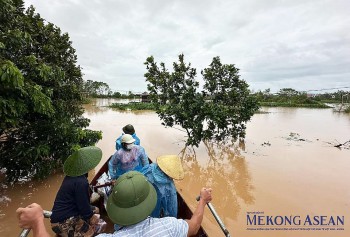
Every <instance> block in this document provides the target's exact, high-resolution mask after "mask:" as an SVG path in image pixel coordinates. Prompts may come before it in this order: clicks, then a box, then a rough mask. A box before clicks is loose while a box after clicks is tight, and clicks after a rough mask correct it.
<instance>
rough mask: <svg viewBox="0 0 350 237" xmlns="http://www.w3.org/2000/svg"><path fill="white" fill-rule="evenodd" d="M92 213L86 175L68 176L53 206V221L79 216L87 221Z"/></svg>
mask: <svg viewBox="0 0 350 237" xmlns="http://www.w3.org/2000/svg"><path fill="white" fill-rule="evenodd" d="M92 215H93V212H92V209H91V206H90V196H89V183H88V180H87V178H86V176H85V175H81V176H78V177H69V176H66V177H65V178H64V179H63V182H62V185H61V187H60V189H59V190H58V192H57V195H56V199H55V202H54V205H53V207H52V215H51V223H57V222H62V221H65V220H66V219H68V218H70V217H78V216H80V217H81V218H82V219H84V220H86V221H87V220H88V219H90V218H91V216H92Z"/></svg>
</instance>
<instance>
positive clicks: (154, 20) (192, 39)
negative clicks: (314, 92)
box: [26, 0, 350, 92]
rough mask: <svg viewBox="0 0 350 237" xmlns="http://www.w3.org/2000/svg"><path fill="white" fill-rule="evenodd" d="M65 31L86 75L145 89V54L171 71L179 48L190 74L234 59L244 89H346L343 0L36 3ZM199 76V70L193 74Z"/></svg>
mask: <svg viewBox="0 0 350 237" xmlns="http://www.w3.org/2000/svg"><path fill="white" fill-rule="evenodd" d="M30 4H33V5H34V7H35V8H36V9H37V12H39V13H40V14H41V16H42V17H43V18H45V19H46V20H48V21H50V22H52V23H54V24H56V25H57V26H59V27H60V28H61V29H62V31H63V32H68V33H69V35H70V37H71V39H72V41H73V47H75V48H76V49H77V55H78V62H79V64H80V65H81V66H82V68H83V73H84V78H85V79H86V80H88V79H90V80H96V81H104V82H106V83H108V84H109V85H110V86H111V87H112V88H113V89H114V90H122V91H128V90H132V91H135V92H141V91H145V90H146V82H145V79H144V77H143V75H144V73H145V66H144V65H143V63H144V62H145V60H146V58H147V57H148V56H150V55H153V56H154V57H155V60H156V61H157V62H161V61H163V62H165V63H166V66H167V67H168V68H170V67H171V66H172V62H173V61H176V60H177V56H178V55H179V54H180V53H184V54H185V60H186V61H187V62H191V63H192V66H194V67H196V68H197V69H198V70H197V72H198V73H199V74H200V70H201V69H203V68H204V67H206V66H207V65H209V64H210V62H211V60H212V58H213V57H215V56H220V57H221V61H222V62H223V63H227V64H235V65H236V67H238V68H240V69H241V75H242V78H243V79H245V80H246V81H247V82H248V83H249V85H250V88H251V89H254V90H259V89H261V90H264V89H267V88H271V90H272V91H277V90H279V89H281V88H284V87H292V88H295V89H297V90H310V89H321V88H332V87H341V86H350V79H349V75H350V67H349V65H350V57H349V56H350V33H349V32H350V31H349V30H348V28H349V27H348V26H349V25H350V16H349V14H348V12H349V11H350V1H348V0H321V1H313V0H265V1H258V0H255V1H254V0H246V1H236V0H232V1H226V0H217V1H209V0H204V1H201V0H196V1H187V0H182V1H156V0H150V1H142V0H130V1H121V0H108V1H98V0H94V1H92V0H91V1H82V0H70V1H67V0H66V1H59V0H52V1H39V0H27V1H26V6H29V5H30ZM198 76H199V77H200V75H198Z"/></svg>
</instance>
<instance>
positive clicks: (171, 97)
mask: <svg viewBox="0 0 350 237" xmlns="http://www.w3.org/2000/svg"><path fill="white" fill-rule="evenodd" d="M145 65H146V68H147V71H148V72H147V73H146V74H145V77H146V81H147V82H148V85H147V86H148V91H149V95H150V99H151V102H152V103H153V104H154V106H155V108H156V112H157V114H158V116H159V117H160V119H161V120H162V124H163V125H165V126H169V127H173V126H174V125H179V126H181V127H182V128H183V129H184V130H185V131H186V133H187V141H186V145H194V146H198V144H199V143H200V142H201V141H204V140H209V139H216V140H218V141H222V140H224V139H226V138H227V137H231V138H233V139H237V138H239V137H240V138H244V136H245V123H246V122H247V121H248V120H249V119H250V118H251V116H252V115H253V114H254V112H255V111H257V109H258V104H257V102H256V101H255V99H254V98H253V97H251V96H250V94H249V90H248V84H247V83H246V82H245V81H243V80H241V79H240V78H239V75H238V69H237V68H235V67H234V65H225V64H221V62H220V58H219V57H215V58H214V59H213V62H212V63H211V64H210V66H209V67H208V68H206V69H204V70H203V71H202V76H203V79H204V82H205V84H204V88H203V90H202V91H200V92H199V82H198V81H197V80H196V75H197V73H196V69H195V68H192V67H191V64H190V63H189V64H186V63H185V62H184V55H182V54H181V55H179V62H174V63H173V72H171V73H170V72H169V71H168V70H167V69H166V67H165V64H164V63H160V67H158V65H157V63H156V62H155V61H154V58H153V57H152V56H151V57H149V58H147V60H146V62H145Z"/></svg>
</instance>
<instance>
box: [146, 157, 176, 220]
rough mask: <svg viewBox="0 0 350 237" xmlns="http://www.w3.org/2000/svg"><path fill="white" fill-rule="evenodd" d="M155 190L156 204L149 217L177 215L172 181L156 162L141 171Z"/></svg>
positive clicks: (174, 188) (174, 189)
mask: <svg viewBox="0 0 350 237" xmlns="http://www.w3.org/2000/svg"><path fill="white" fill-rule="evenodd" d="M141 173H143V174H144V175H145V176H146V177H147V179H148V181H149V182H150V183H151V184H153V186H154V187H155V189H156V191H157V205H156V207H155V208H154V210H153V212H152V214H151V217H167V216H169V217H177V209H178V207H177V193H176V187H175V184H174V181H173V179H172V178H171V177H169V176H167V175H166V174H165V173H164V172H163V171H162V170H161V169H160V168H159V166H158V165H157V164H156V163H152V164H150V166H149V168H148V169H143V170H142V172H141Z"/></svg>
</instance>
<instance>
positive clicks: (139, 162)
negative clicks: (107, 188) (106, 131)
mask: <svg viewBox="0 0 350 237" xmlns="http://www.w3.org/2000/svg"><path fill="white" fill-rule="evenodd" d="M121 142H122V148H121V149H119V150H118V151H116V152H115V153H114V155H113V156H112V157H111V159H110V160H109V162H108V173H109V177H110V178H111V179H112V180H114V179H117V178H118V177H119V176H120V175H122V174H124V173H126V172H128V171H130V170H137V171H141V169H143V168H146V167H147V166H149V161H148V156H147V155H146V151H145V149H144V148H143V147H142V146H139V145H135V144H134V142H135V139H134V138H133V137H132V136H131V135H130V134H124V135H123V136H122V140H121Z"/></svg>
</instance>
